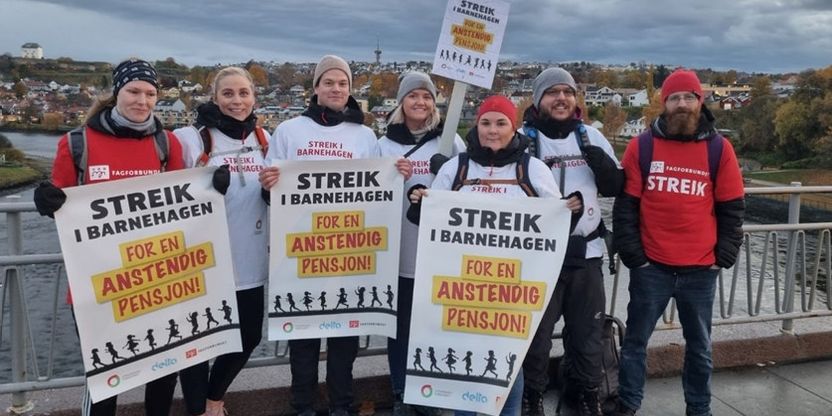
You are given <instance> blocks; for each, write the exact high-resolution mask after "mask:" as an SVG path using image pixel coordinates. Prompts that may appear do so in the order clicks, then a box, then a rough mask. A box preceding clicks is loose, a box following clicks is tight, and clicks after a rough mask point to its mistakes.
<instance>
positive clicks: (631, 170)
mask: <svg viewBox="0 0 832 416" xmlns="http://www.w3.org/2000/svg"><path fill="white" fill-rule="evenodd" d="M661 99H662V103H663V105H664V112H663V113H662V115H661V116H660V117H659V118H658V119H656V120H655V121H654V122H653V123H652V125H651V126H650V129H648V131H646V132H645V133H643V134H642V135H641V136H639V137H637V138H633V140H631V141H630V143H629V144H628V146H627V150H626V152H625V153H624V159H623V162H622V165H623V166H624V172H625V176H626V181H625V185H624V192H622V193H621V195H619V196H618V197H617V198H616V200H615V206H614V208H613V228H614V230H615V233H614V239H615V246H616V248H617V250H618V253H619V255H620V257H621V261H622V262H624V264H625V265H626V266H627V267H628V268H629V269H630V284H629V292H630V302H629V304H628V305H627V331H626V333H625V336H624V342H623V344H622V347H621V362H620V373H619V400H618V408H617V410H616V413H615V415H619V416H630V415H635V412H636V411H637V410H638V409H639V407H641V401H642V399H643V397H644V380H645V375H646V358H647V355H646V347H647V343H648V341H649V340H650V336H651V335H652V333H653V329H654V328H655V326H656V322H657V321H658V319H659V317H661V315H662V312H663V311H664V310H665V308H666V307H667V304H668V302H669V301H670V298H674V299H675V300H676V307H677V308H678V311H679V322H680V323H681V325H682V333H683V335H684V338H685V358H684V360H685V362H684V367H683V368H684V369H683V371H682V387H683V389H684V393H685V404H686V415H688V416H703V415H711V406H710V405H711V389H710V386H711V373H712V372H713V362H712V359H711V317H712V312H713V303H714V293H715V288H716V279H717V275H718V273H719V270H720V269H721V268H729V267H731V266H733V264H734V262H735V261H736V259H737V253H738V251H739V247H740V245H741V244H742V235H743V234H742V221H743V216H744V214H745V200H744V194H745V192H744V189H743V182H742V175H741V173H740V169H739V165H738V163H737V157H736V155H735V154H734V149H733V147H732V146H731V143H730V142H729V141H728V140H727V139H725V138H724V137H722V136H721V135H719V134H718V133H717V131H716V129H715V127H714V117H713V115H712V114H711V112H710V111H709V110H708V109H707V108H706V107H705V106H704V105H703V101H704V95H703V93H702V85H701V84H700V82H699V78H698V77H697V76H696V73H694V72H693V71H687V70H683V69H680V70H677V71H675V72H673V73H672V74H671V75H670V76H669V77H667V79H666V80H665V81H664V83H663V84H662V91H661Z"/></svg>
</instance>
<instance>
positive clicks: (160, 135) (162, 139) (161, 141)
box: [153, 129, 170, 172]
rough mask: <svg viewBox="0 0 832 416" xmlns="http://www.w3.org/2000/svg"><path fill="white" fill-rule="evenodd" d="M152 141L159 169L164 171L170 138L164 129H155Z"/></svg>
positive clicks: (166, 166)
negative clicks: (157, 157)
mask: <svg viewBox="0 0 832 416" xmlns="http://www.w3.org/2000/svg"><path fill="white" fill-rule="evenodd" d="M153 143H154V146H156V155H158V156H159V170H160V171H162V172H165V171H166V170H167V168H168V155H169V154H170V140H169V138H168V134H167V132H166V131H165V129H156V133H155V134H154V135H153Z"/></svg>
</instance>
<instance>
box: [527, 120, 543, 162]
mask: <svg viewBox="0 0 832 416" xmlns="http://www.w3.org/2000/svg"><path fill="white" fill-rule="evenodd" d="M523 134H525V135H526V136H528V138H529V139H530V140H529V153H531V154H533V155H534V157H536V158H540V146H538V145H537V142H538V140H539V139H540V135H539V134H537V128H536V127H534V126H532V125H530V124H529V123H523Z"/></svg>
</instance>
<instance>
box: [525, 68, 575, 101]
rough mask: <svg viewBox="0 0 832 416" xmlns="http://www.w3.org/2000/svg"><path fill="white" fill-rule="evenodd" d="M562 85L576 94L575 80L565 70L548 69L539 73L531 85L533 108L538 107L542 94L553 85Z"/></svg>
mask: <svg viewBox="0 0 832 416" xmlns="http://www.w3.org/2000/svg"><path fill="white" fill-rule="evenodd" d="M558 84H563V85H568V86H569V87H570V88H572V91H575V92H578V86H577V85H575V78H572V75H571V74H570V73H569V72H566V70H565V69H563V68H559V67H552V68H548V69H546V70H545V71H543V72H541V73H540V75H538V76H537V78H535V79H534V83H532V98H533V99H534V106H535V107H540V99H541V98H543V93H544V92H546V90H548V89H549V88H552V87H553V86H555V85H558Z"/></svg>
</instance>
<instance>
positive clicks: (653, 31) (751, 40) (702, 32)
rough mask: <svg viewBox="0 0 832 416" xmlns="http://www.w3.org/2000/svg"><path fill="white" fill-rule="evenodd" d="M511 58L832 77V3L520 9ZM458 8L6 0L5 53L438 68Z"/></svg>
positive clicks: (418, 1) (614, 0)
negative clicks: (33, 46) (333, 60)
mask: <svg viewBox="0 0 832 416" xmlns="http://www.w3.org/2000/svg"><path fill="white" fill-rule="evenodd" d="M510 3H511V12H510V14H509V20H508V28H507V30H506V35H505V40H504V42H503V47H502V52H501V57H502V58H508V59H512V60H518V61H538V62H555V63H556V62H562V61H590V62H596V63H610V64H628V63H630V62H639V61H646V62H647V63H656V64H667V65H682V66H687V67H692V68H713V69H719V70H725V69H736V70H740V71H748V72H772V73H774V72H797V71H801V70H804V69H808V68H822V67H826V66H829V65H832V0H688V1H675V0H667V1H658V0H656V1H651V0H586V1H580V0H568V1H567V0H514V1H510ZM446 4H447V1H446V0H406V1H399V0H226V1H215V0H133V1H122V0H51V1H37V0H0V53H5V52H9V53H11V54H12V55H15V56H19V55H20V46H21V45H23V44H24V43H26V42H37V43H39V44H40V45H41V46H42V47H43V50H44V55H45V56H46V57H47V58H57V57H61V56H67V57H71V58H73V59H77V60H99V61H108V62H118V61H120V60H121V59H123V58H126V57H128V56H139V57H142V58H145V59H150V60H156V59H164V58H166V57H173V58H175V59H176V61H177V62H181V63H184V64H186V65H189V66H192V65H213V64H217V63H221V64H230V63H238V62H245V61H248V60H249V59H255V60H262V61H275V62H284V61H293V62H300V61H303V62H314V61H317V60H318V58H319V57H320V56H321V55H323V54H326V53H336V54H339V55H341V56H343V57H345V58H347V59H348V60H359V61H372V60H373V59H374V56H373V50H374V49H375V47H376V39H377V38H378V39H380V42H381V49H382V50H383V54H382V60H383V61H394V60H396V61H403V60H419V59H421V60H426V61H430V60H432V59H433V52H434V49H435V48H436V42H437V40H438V38H439V29H440V27H441V25H442V16H443V14H444V10H445V7H446Z"/></svg>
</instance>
